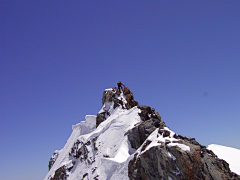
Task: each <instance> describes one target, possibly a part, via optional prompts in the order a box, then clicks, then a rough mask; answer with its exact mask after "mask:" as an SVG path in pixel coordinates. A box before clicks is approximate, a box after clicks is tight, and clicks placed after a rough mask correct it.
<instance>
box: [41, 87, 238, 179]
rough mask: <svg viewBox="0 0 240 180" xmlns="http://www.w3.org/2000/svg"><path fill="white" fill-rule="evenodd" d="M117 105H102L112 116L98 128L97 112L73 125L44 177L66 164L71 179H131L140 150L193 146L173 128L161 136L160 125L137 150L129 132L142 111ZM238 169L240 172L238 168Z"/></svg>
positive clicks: (123, 99)
mask: <svg viewBox="0 0 240 180" xmlns="http://www.w3.org/2000/svg"><path fill="white" fill-rule="evenodd" d="M109 90H111V89H109ZM118 98H119V99H121V100H122V101H123V102H124V103H125V102H126V98H125V96H124V95H123V94H122V93H121V94H120V96H118ZM113 105H114V103H113V102H106V103H105V104H104V105H103V106H102V108H101V110H100V111H99V112H104V111H108V115H106V116H105V117H106V120H105V121H103V122H102V123H101V124H100V125H99V126H98V127H97V128H96V116H94V115H87V116H86V117H85V121H81V122H80V123H78V124H77V125H74V126H72V129H73V132H72V134H71V136H70V138H69V139H68V140H67V142H66V144H65V146H64V148H63V149H62V150H60V151H55V153H56V154H55V156H54V158H55V159H56V161H55V163H54V164H53V166H52V168H51V169H50V171H49V172H48V173H47V175H46V177H45V179H44V180H50V179H51V178H52V177H54V174H55V171H56V170H57V169H59V168H60V167H62V166H64V165H65V167H66V168H67V169H69V168H70V169H71V170H70V171H67V173H68V174H67V176H68V177H67V179H68V180H76V179H99V180H106V179H108V180H126V179H129V178H128V164H129V161H130V160H131V159H133V158H134V155H135V154H136V153H138V156H139V155H141V154H142V153H144V152H145V151H147V150H148V149H150V148H151V147H154V146H158V145H160V144H161V143H165V142H166V140H168V141H170V143H169V144H168V146H178V147H179V148H181V149H182V150H184V151H190V147H188V146H186V145H183V144H179V143H177V141H178V140H177V139H175V138H174V137H173V136H174V134H175V133H174V132H173V131H171V130H170V129H169V128H167V127H165V128H164V129H166V130H168V131H170V136H169V137H163V135H160V134H159V133H158V130H159V128H157V129H156V130H155V131H154V132H152V134H150V135H149V137H148V138H147V139H146V140H145V142H146V141H151V143H150V144H149V145H148V146H147V147H146V149H145V150H144V151H142V152H141V149H142V147H143V145H144V144H145V142H144V143H143V145H142V146H141V147H139V148H138V149H137V150H135V149H132V148H131V145H130V143H129V141H128V138H127V132H128V130H130V129H132V128H133V127H134V126H135V125H136V124H137V123H139V122H140V121H141V119H140V116H139V115H138V113H140V112H141V110H140V109H138V108H137V107H133V108H131V109H129V110H127V109H122V107H121V106H118V107H116V108H115V109H114V108H113ZM75 150H76V151H75ZM79 150H80V151H81V154H80V155H79V157H77V158H76V157H74V156H73V155H72V154H74V153H73V151H74V152H78V151H79ZM213 151H214V150H213ZM214 152H215V151H214ZM216 154H217V153H216ZM228 154H229V153H228ZM230 154H231V153H230ZM74 155H76V153H75V154H74ZM168 155H169V157H170V158H172V159H173V160H175V159H176V158H175V157H174V156H173V155H172V154H171V153H170V152H169V153H168ZM239 157H240V154H239V156H238V158H239ZM235 159H236V157H235ZM238 162H240V161H238ZM229 163H230V162H229ZM230 167H231V166H230ZM238 167H239V166H238ZM238 170H239V169H238ZM234 172H236V173H237V171H236V170H235V171H234ZM238 173H239V171H238Z"/></svg>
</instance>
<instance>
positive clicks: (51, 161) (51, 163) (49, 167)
mask: <svg viewBox="0 0 240 180" xmlns="http://www.w3.org/2000/svg"><path fill="white" fill-rule="evenodd" d="M57 158H58V152H56V151H55V152H54V153H53V155H52V157H51V158H50V160H49V163H48V170H50V169H51V167H52V166H53V164H54V163H55V161H56V160H57Z"/></svg>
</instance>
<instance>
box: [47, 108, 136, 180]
mask: <svg viewBox="0 0 240 180" xmlns="http://www.w3.org/2000/svg"><path fill="white" fill-rule="evenodd" d="M106 106H108V108H110V107H111V104H106V105H104V106H103V107H105V108H106ZM110 109H111V108H110ZM111 110H112V109H111ZM100 111H101V110H100ZM113 111H114V112H113ZM139 112H140V110H139V109H138V108H137V107H134V108H132V109H130V110H126V109H122V108H121V107H117V108H115V109H114V110H112V112H111V113H112V114H111V115H110V116H109V117H108V118H107V119H106V120H105V121H104V122H102V123H101V124H100V125H99V126H98V127H97V128H96V129H95V123H96V116H86V121H82V122H80V123H79V124H77V125H75V126H73V132H72V134H71V136H70V138H69V139H68V141H67V143H66V145H65V146H64V148H63V149H62V150H60V151H59V156H58V157H57V159H56V162H55V163H54V164H53V166H52V168H51V169H50V171H49V172H48V174H47V176H46V177H45V180H48V179H50V177H53V176H54V172H55V171H56V170H57V169H58V168H59V167H61V166H63V165H66V167H71V166H72V165H73V164H75V165H74V168H73V169H72V170H71V171H70V172H69V174H68V180H74V179H82V178H83V175H84V174H86V173H88V175H87V176H88V177H86V176H85V177H86V178H89V179H93V178H96V177H97V178H98V179H108V178H109V177H112V179H122V178H123V179H128V174H127V172H128V171H127V170H126V168H127V167H128V162H126V161H128V158H129V156H130V155H131V154H133V153H134V150H133V149H132V148H131V147H130V144H129V142H128V139H127V136H126V135H124V134H125V133H126V132H127V131H128V130H129V129H132V128H133V127H134V124H136V123H138V122H140V117H139V115H138V113H139ZM93 139H94V140H93ZM76 141H78V142H80V144H85V147H86V148H87V150H86V151H87V152H88V155H87V156H88V157H87V158H86V159H84V157H83V158H82V157H80V159H82V162H80V161H79V159H78V160H77V159H76V158H74V157H72V156H69V152H71V151H72V150H71V149H72V147H74V146H75V145H76ZM89 142H90V144H89ZM87 144H88V145H87ZM78 149H80V148H78ZM96 149H97V150H96ZM130 159H132V158H130ZM125 162H126V163H125ZM116 169H118V170H119V169H125V170H124V171H118V172H116ZM121 172H124V173H121ZM120 176H121V177H120Z"/></svg>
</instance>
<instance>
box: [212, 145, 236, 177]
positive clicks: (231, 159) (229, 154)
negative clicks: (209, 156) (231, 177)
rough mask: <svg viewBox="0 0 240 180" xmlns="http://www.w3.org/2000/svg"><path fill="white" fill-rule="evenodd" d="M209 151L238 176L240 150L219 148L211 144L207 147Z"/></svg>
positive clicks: (219, 146)
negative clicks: (224, 162)
mask: <svg viewBox="0 0 240 180" xmlns="http://www.w3.org/2000/svg"><path fill="white" fill-rule="evenodd" d="M208 149H209V150H212V151H213V152H214V153H215V154H216V155H217V156H218V158H220V159H224V160H225V161H227V163H228V164H229V167H230V169H231V171H232V172H235V173H236V174H239V175H240V150H239V149H235V148H231V147H226V146H221V145H217V144H211V145H209V146H208Z"/></svg>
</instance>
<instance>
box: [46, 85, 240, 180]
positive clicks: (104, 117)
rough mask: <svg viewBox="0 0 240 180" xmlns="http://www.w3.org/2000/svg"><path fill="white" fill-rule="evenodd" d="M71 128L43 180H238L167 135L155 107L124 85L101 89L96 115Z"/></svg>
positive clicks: (188, 141)
mask: <svg viewBox="0 0 240 180" xmlns="http://www.w3.org/2000/svg"><path fill="white" fill-rule="evenodd" d="M72 129H73V132H72V134H71V136H70V138H69V139H68V141H67V142H66V144H65V146H64V148H63V149H62V150H60V151H55V152H54V154H53V156H52V157H51V159H50V162H49V172H48V174H47V175H46V177H45V180H78V179H83V180H87V179H94V180H106V179H109V180H110V179H112V180H119V179H124V180H125V179H131V180H135V179H136V180H137V179H144V180H145V179H146V180H148V179H149V180H150V179H173V180H176V179H204V178H205V179H230V178H232V179H240V177H239V176H237V175H236V174H234V173H232V172H231V170H230V169H229V166H228V164H227V163H226V162H225V161H224V160H220V159H218V158H217V156H216V155H215V154H214V153H213V152H212V151H211V150H209V149H207V148H206V147H205V146H202V145H200V144H199V143H198V142H197V141H196V140H195V139H194V138H190V137H187V136H185V137H183V136H181V135H177V134H176V133H175V132H173V131H171V130H170V128H168V127H167V126H166V124H165V122H164V121H162V120H161V116H160V115H159V113H158V112H157V111H155V109H154V108H151V107H149V106H140V105H139V104H138V102H137V101H136V100H135V99H134V96H133V93H132V92H131V91H130V89H129V88H128V87H125V88H124V91H123V92H120V91H117V89H116V88H111V89H106V90H105V91H104V92H103V97H102V107H101V109H100V111H99V112H98V113H97V115H96V116H95V115H87V116H86V117H85V121H81V122H80V123H78V124H77V125H74V126H72ZM213 164H214V165H213ZM210 167H211V168H210Z"/></svg>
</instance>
